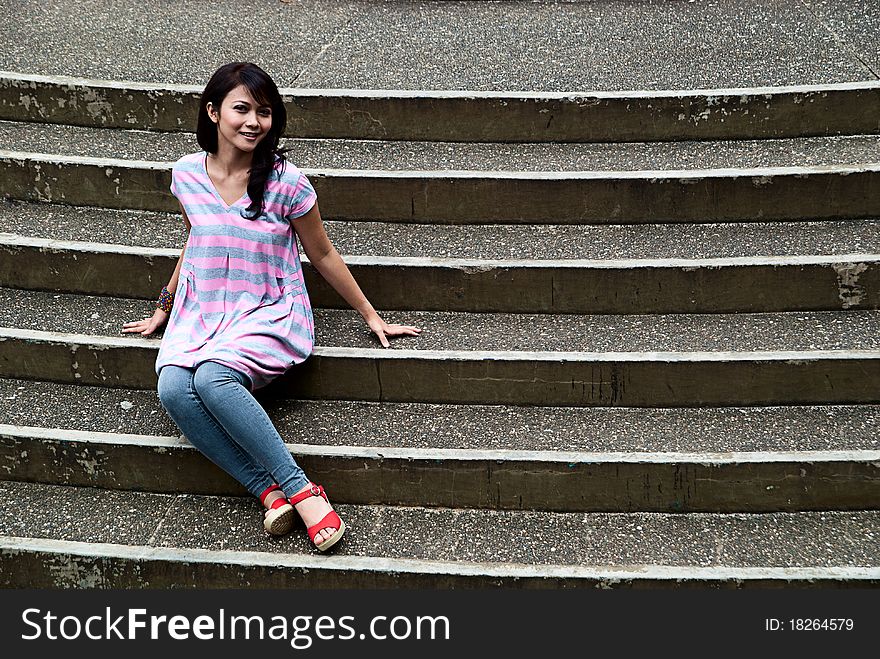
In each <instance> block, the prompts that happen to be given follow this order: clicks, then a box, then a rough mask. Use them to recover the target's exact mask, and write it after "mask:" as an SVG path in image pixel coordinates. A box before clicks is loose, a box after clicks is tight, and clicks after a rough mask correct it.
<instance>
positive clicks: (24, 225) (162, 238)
mask: <svg viewBox="0 0 880 659" xmlns="http://www.w3.org/2000/svg"><path fill="white" fill-rule="evenodd" d="M324 228H325V229H326V230H327V235H328V236H329V237H330V240H331V241H332V242H333V245H334V246H335V247H336V249H337V250H338V251H339V253H340V254H342V255H343V257H349V256H372V257H391V258H399V257H404V258H421V259H424V258H431V259H434V261H435V263H439V262H441V261H440V259H450V260H462V259H464V260H467V259H477V260H484V261H513V262H520V261H555V260H581V261H630V260H655V261H659V260H664V259H687V260H695V259H730V258H750V257H759V258H760V257H768V256H770V257H778V256H800V257H804V256H819V255H822V256H837V255H852V254H861V255H863V257H864V255H870V254H880V219H877V218H860V219H846V220H822V221H817V222H810V221H806V220H801V221H791V222H781V221H774V222H724V223H714V224H709V223H705V224H683V223H674V224H605V225H601V224H567V225H559V224H467V225H453V224H441V225H438V224H410V223H397V222H368V221H364V222H336V221H326V222H324ZM2 233H6V234H13V235H14V236H18V237H19V238H51V239H52V240H55V241H75V242H80V243H83V242H86V243H103V244H105V245H106V244H114V245H128V246H130V247H136V246H145V247H149V248H151V249H156V248H159V249H162V248H164V249H171V250H179V249H181V248H182V247H183V245H184V244H186V239H187V231H186V228H185V226H184V223H183V219H182V218H181V216H180V213H179V212H178V213H157V212H152V211H133V210H113V209H108V208H93V207H89V206H68V205H65V204H42V203H28V202H20V201H14V200H5V201H0V234H2ZM10 239H11V236H4V237H3V240H4V241H6V242H5V244H12V242H10ZM83 247H84V246H83Z"/></svg>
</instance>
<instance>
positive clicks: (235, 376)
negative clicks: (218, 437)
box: [193, 362, 309, 496]
mask: <svg viewBox="0 0 880 659" xmlns="http://www.w3.org/2000/svg"><path fill="white" fill-rule="evenodd" d="M248 384H250V383H249V382H248V379H247V376H245V375H244V374H242V373H239V372H238V371H236V370H234V369H232V368H229V367H228V366H224V365H223V364H219V363H217V362H204V363H202V364H199V366H198V367H197V368H196V370H195V374H194V375H193V388H194V390H195V392H196V394H198V397H199V398H200V399H201V401H202V402H203V403H204V405H205V407H206V408H207V410H208V411H209V412H210V413H211V416H212V417H213V418H215V419H216V420H217V422H218V423H219V424H220V427H221V428H223V430H224V431H225V432H226V434H228V435H229V437H231V438H232V439H233V440H234V441H235V443H237V444H238V445H239V446H240V447H241V448H242V449H243V450H244V451H245V452H246V453H247V454H248V455H249V456H250V458H251V459H252V460H253V461H254V462H256V463H257V464H259V465H260V466H261V467H262V468H263V469H264V470H265V471H267V472H268V473H269V474H271V476H272V477H273V478H274V479H275V480H274V482H276V483H278V484H279V485H280V486H281V489H282V490H284V493H285V494H287V496H291V495H292V494H294V493H296V492H298V491H300V490H301V489H303V488H304V487H305V486H306V485H308V484H309V479H308V478H306V475H305V474H304V473H303V470H302V469H300V467H299V465H298V464H296V461H295V460H294V459H293V456H291V455H290V451H288V450H287V447H286V446H285V445H284V440H282V439H281V436H280V435H279V434H278V431H277V430H275V426H274V425H272V420H271V419H269V415H267V414H266V411H265V410H264V409H263V408H262V406H261V405H260V404H259V403H258V402H257V401H256V399H255V398H254V397H253V396H252V395H251V392H250V391H248V388H247V386H246V385H248Z"/></svg>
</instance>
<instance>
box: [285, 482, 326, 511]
mask: <svg viewBox="0 0 880 659" xmlns="http://www.w3.org/2000/svg"><path fill="white" fill-rule="evenodd" d="M309 497H324V498H325V499H326V498H327V497H326V496H325V495H324V487H323V486H322V485H315V484H314V483H309V487H308V489H305V490H303V491H302V492H300V493H299V494H294V495H293V496H292V497H290V505H291V506H295V505H296V504H298V503H299V502H300V501H305V500H306V499H308V498H309Z"/></svg>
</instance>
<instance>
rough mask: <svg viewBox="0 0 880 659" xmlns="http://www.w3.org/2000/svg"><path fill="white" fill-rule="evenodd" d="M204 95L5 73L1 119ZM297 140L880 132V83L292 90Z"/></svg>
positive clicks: (153, 118)
mask: <svg viewBox="0 0 880 659" xmlns="http://www.w3.org/2000/svg"><path fill="white" fill-rule="evenodd" d="M201 90H202V88H201V87H199V86H194V85H174V84H168V83H164V84H157V83H134V82H115V81H105V80H92V79H86V78H73V77H69V76H41V75H28V74H21V73H13V72H8V71H0V119H2V120H6V121H31V122H41V123H57V124H68V125H76V126H87V127H96V128H123V129H132V128H139V129H143V130H160V131H174V132H177V131H180V132H187V131H191V130H192V129H193V126H195V123H196V114H197V109H198V102H199V96H200V95H201ZM282 95H283V96H284V97H285V105H286V108H287V115H288V130H287V136H288V137H305V138H347V139H367V140H431V141H462V142H557V143H559V142H638V141H667V140H699V139H725V140H748V139H767V138H770V139H772V138H785V137H805V136H817V135H858V134H862V133H876V132H878V131H880V124H878V120H877V116H878V109H880V85H878V84H877V83H876V82H873V81H871V82H868V81H866V82H847V83H838V84H826V85H800V86H790V87H763V88H740V89H716V90H695V91H678V92H676V91H647V92H646V91H642V92H589V93H584V92H571V93H552V92H519V93H516V92H513V93H511V92H507V93H505V92H474V91H468V92H460V91H459V92H456V91H432V90H417V91H393V90H392V91H378V90H344V89H283V90H282Z"/></svg>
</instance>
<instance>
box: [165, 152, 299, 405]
mask: <svg viewBox="0 0 880 659" xmlns="http://www.w3.org/2000/svg"><path fill="white" fill-rule="evenodd" d="M206 158H207V154H206V153H205V152H200V153H194V154H191V155H188V156H184V157H183V158H181V159H180V160H178V161H177V162H176V163H175V164H174V168H173V170H172V174H171V192H172V193H173V194H174V196H175V197H177V199H178V200H179V201H180V203H181V204H182V205H183V208H184V210H185V211H186V215H187V217H188V218H189V221H190V224H191V225H192V229H191V230H190V234H189V239H188V240H187V244H186V251H185V253H184V259H183V263H182V265H181V270H180V279H179V280H178V283H177V291H176V293H175V298H174V306H173V308H172V310H171V314H170V316H169V318H168V326H167V328H166V329H165V334H164V336H163V338H162V343H161V346H160V348H159V356H158V358H157V359H156V372H157V373H158V372H159V371H160V370H161V369H162V367H163V366H168V365H175V366H183V367H186V368H194V367H196V366H198V365H199V364H201V363H202V362H206V361H215V362H219V363H221V364H224V365H226V366H229V367H230V368H233V369H235V370H237V371H239V372H241V373H244V374H245V375H247V376H248V377H249V378H250V380H251V384H252V388H253V389H257V388H259V387H262V386H265V385H266V384H268V383H269V382H271V381H272V380H273V379H274V378H276V377H278V376H279V375H281V374H282V373H284V372H285V371H286V370H287V369H288V368H290V366H292V365H293V364H296V363H299V362H302V361H304V360H305V359H306V358H307V357H308V356H309V354H311V352H312V347H313V344H314V340H315V332H314V324H313V320H312V308H311V304H310V302H309V297H308V293H307V292H306V287H305V282H304V281H303V275H302V266H301V264H300V259H299V252H298V250H297V246H296V238H295V236H294V231H293V226H292V225H291V220H293V219H295V218H297V217H300V216H301V215H304V214H305V213H307V212H308V211H309V210H310V209H311V208H312V206H313V205H314V204H315V200H316V195H315V190H314V188H312V185H311V184H310V183H309V181H308V179H307V178H306V177H305V175H303V173H302V172H300V171H299V169H297V168H296V167H294V166H293V165H291V164H290V163H285V165H284V171H283V172H282V171H281V168H280V164H279V167H277V168H276V169H275V172H274V173H273V175H272V176H270V178H269V181H268V182H267V184H266V192H265V196H264V197H263V214H262V215H260V217H258V218H256V219H253V220H251V219H247V218H246V217H243V216H242V211H244V210H245V209H246V208H247V207H248V206H249V205H250V203H251V200H250V198H249V197H248V195H247V193H245V194H244V196H243V197H242V198H241V199H239V200H238V201H236V202H235V203H233V204H232V205H231V206H230V205H227V204H226V203H225V202H224V201H223V199H222V197H221V196H220V194H219V193H218V192H217V190H216V188H215V187H214V185H213V183H211V179H210V178H209V177H208V171H207V169H206Z"/></svg>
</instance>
